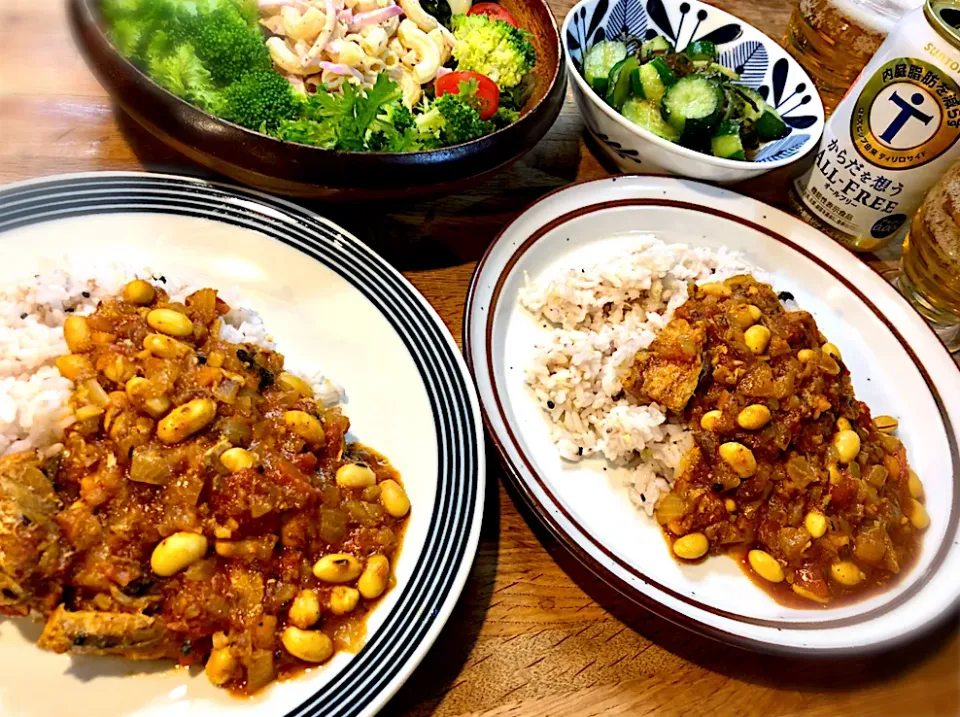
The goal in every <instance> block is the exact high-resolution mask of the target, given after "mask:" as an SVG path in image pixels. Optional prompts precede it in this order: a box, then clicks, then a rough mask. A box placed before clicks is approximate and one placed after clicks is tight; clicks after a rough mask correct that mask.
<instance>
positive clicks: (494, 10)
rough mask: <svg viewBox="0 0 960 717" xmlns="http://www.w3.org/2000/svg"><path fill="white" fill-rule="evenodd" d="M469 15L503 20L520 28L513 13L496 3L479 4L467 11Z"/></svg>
mask: <svg viewBox="0 0 960 717" xmlns="http://www.w3.org/2000/svg"><path fill="white" fill-rule="evenodd" d="M467 15H488V16H489V17H490V19H491V20H503V21H504V22H505V23H508V24H510V25H513V26H514V27H520V23H518V22H517V18H515V17H514V16H513V13H511V12H510V11H509V10H507V9H506V8H505V7H503V6H502V5H497V3H495V2H478V3H477V4H476V5H474V6H473V7H472V8H470V9H469V10H468V11H467Z"/></svg>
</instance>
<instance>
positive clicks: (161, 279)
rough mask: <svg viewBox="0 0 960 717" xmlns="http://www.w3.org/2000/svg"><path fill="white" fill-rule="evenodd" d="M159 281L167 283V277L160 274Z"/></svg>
mask: <svg viewBox="0 0 960 717" xmlns="http://www.w3.org/2000/svg"><path fill="white" fill-rule="evenodd" d="M160 281H162V282H163V283H164V284H166V283H167V277H165V276H161V277H160Z"/></svg>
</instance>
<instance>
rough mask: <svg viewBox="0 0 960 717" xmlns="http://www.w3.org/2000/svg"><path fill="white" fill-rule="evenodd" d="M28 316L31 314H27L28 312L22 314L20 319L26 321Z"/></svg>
mask: <svg viewBox="0 0 960 717" xmlns="http://www.w3.org/2000/svg"><path fill="white" fill-rule="evenodd" d="M28 315H29V314H27V312H26V311H24V312H23V313H22V314H20V318H21V319H25V318H27V316H28Z"/></svg>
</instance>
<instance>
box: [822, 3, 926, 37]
mask: <svg viewBox="0 0 960 717" xmlns="http://www.w3.org/2000/svg"><path fill="white" fill-rule="evenodd" d="M831 2H832V3H833V5H834V7H835V8H836V9H837V11H838V12H840V13H843V14H844V15H846V16H847V17H848V18H850V19H851V20H853V21H854V22H855V23H857V24H859V25H861V26H863V27H864V28H867V29H870V30H873V31H874V32H877V33H880V34H883V35H889V34H890V32H891V31H892V30H893V28H894V27H895V26H896V24H897V21H898V20H899V19H900V18H902V17H903V16H904V15H906V14H907V13H908V12H910V11H911V10H915V9H917V8H918V7H921V6H922V5H923V0H831Z"/></svg>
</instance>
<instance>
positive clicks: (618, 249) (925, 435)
mask: <svg viewBox="0 0 960 717" xmlns="http://www.w3.org/2000/svg"><path fill="white" fill-rule="evenodd" d="M647 234H653V235H655V236H656V237H658V238H659V239H661V240H662V241H664V242H666V243H682V244H685V245H687V246H689V247H695V248H703V249H713V250H718V249H720V248H721V247H727V248H729V249H730V250H732V251H735V252H738V253H739V255H740V258H741V260H742V261H744V262H746V263H747V264H748V265H749V266H752V267H754V268H755V270H758V271H760V272H762V273H763V274H764V275H765V277H766V278H767V279H768V280H769V281H770V283H771V284H772V285H773V286H774V288H775V290H777V291H786V292H789V293H790V294H792V295H793V296H794V297H795V298H796V301H797V303H798V305H799V306H800V307H802V308H803V309H804V310H806V311H809V312H810V313H812V314H813V316H814V318H815V319H816V321H817V324H818V326H819V327H820V329H821V330H822V331H823V332H824V334H825V335H827V336H829V337H830V338H831V340H832V341H833V342H834V343H836V345H837V346H838V347H839V349H840V352H841V354H842V355H843V361H844V364H845V366H846V367H848V368H849V369H850V373H851V380H852V381H853V385H854V388H855V390H856V393H857V397H858V398H859V399H860V400H862V401H864V402H865V403H866V404H867V405H868V406H870V407H871V409H872V410H873V411H874V412H875V414H876V415H882V414H888V415H892V416H896V417H897V418H898V419H899V421H900V428H899V431H898V433H897V436H898V438H899V439H900V440H901V441H903V443H904V445H905V446H906V448H907V455H908V456H910V463H911V465H912V467H913V469H914V470H915V471H916V472H917V474H918V475H919V476H920V478H921V480H922V481H923V487H924V492H925V498H924V500H925V505H926V507H927V509H928V511H929V514H930V527H929V528H928V529H927V531H926V532H925V534H924V537H923V546H922V549H921V553H920V556H919V558H918V560H917V563H916V565H914V566H913V568H911V569H909V570H905V571H904V572H903V574H902V575H901V577H900V579H899V580H898V581H897V582H895V583H893V584H892V585H890V586H888V588H887V589H885V590H883V591H881V592H878V593H871V594H869V595H867V596H865V597H864V599H862V600H860V601H859V602H856V603H853V604H844V605H840V606H837V607H824V606H821V605H819V604H818V603H814V602H810V603H809V604H806V605H804V606H802V607H792V606H787V605H782V604H780V603H778V602H776V601H775V600H774V599H773V598H772V597H770V595H769V594H768V593H766V592H765V591H763V590H761V589H760V588H759V587H757V586H756V585H754V584H753V583H752V582H751V581H750V580H749V579H748V578H747V576H746V575H744V574H743V572H742V571H741V569H740V567H739V566H738V564H737V562H736V561H734V560H732V559H730V558H728V557H725V556H718V557H712V558H709V559H707V560H705V561H702V562H700V563H685V564H680V563H679V562H678V561H677V560H675V559H674V558H673V556H672V555H671V554H670V549H669V546H668V545H667V543H666V542H665V541H664V539H663V535H662V532H661V530H660V528H659V526H658V525H657V523H656V521H655V520H653V519H651V518H648V517H647V516H646V514H645V513H644V512H643V511H638V510H636V509H635V508H634V506H633V504H632V502H631V500H630V498H629V496H628V492H627V488H626V485H625V482H626V481H627V480H629V479H630V474H629V472H628V471H627V470H626V469H625V468H624V467H623V466H616V465H613V464H608V463H606V462H604V461H603V460H602V459H599V458H590V459H585V460H584V461H581V462H578V463H571V462H565V461H563V460H562V459H561V458H560V457H559V455H558V453H557V450H556V448H555V447H554V444H553V441H552V440H551V436H550V431H549V427H548V424H547V421H546V420H545V419H544V416H543V414H542V412H541V409H540V405H539V402H538V400H537V398H536V397H535V396H534V395H533V393H532V391H531V390H530V388H529V386H528V385H527V383H526V368H527V367H528V366H530V365H531V364H532V363H533V361H534V358H535V355H536V348H535V347H536V345H537V343H545V342H547V341H548V339H549V335H550V327H549V326H546V325H544V323H543V322H540V321H537V320H536V319H535V318H534V317H533V315H532V314H530V313H529V312H528V311H526V310H525V309H523V308H521V307H520V305H519V303H518V293H519V291H520V289H521V287H523V286H525V285H526V282H527V281H528V280H530V281H533V282H539V281H541V280H542V279H543V278H544V277H546V276H552V275H554V273H555V272H556V271H558V270H560V269H567V268H578V267H579V268H583V267H585V266H589V265H591V264H594V263H596V262H597V261H600V260H603V259H607V258H609V257H612V256H623V255H625V254H627V253H628V252H630V251H633V250H637V249H639V248H641V247H642V246H645V242H646V241H647V240H646V239H645V238H644V236H645V235H647ZM463 347H464V354H465V355H466V357H467V361H468V362H469V364H470V368H471V370H472V371H473V374H474V378H475V379H476V383H477V393H478V395H479V397H480V403H481V408H482V409H483V412H484V418H485V420H486V424H487V429H488V431H489V434H490V437H491V439H492V440H493V443H494V444H495V445H496V447H497V449H498V451H499V452H500V456H501V458H502V459H503V462H504V465H505V467H506V469H507V476H508V478H509V479H510V480H511V481H512V482H513V484H514V486H515V487H516V488H517V492H518V493H519V494H520V496H521V497H522V498H523V500H525V501H526V502H527V503H528V505H529V506H530V508H531V509H532V510H533V512H534V513H535V514H536V515H537V517H538V518H539V519H540V520H542V521H543V523H544V524H545V525H546V526H547V528H548V529H549V530H550V531H552V532H553V534H554V535H555V536H556V537H557V538H558V539H559V540H560V541H561V542H562V543H563V544H564V545H565V546H567V548H569V549H570V550H571V551H572V553H573V554H574V555H575V556H576V557H577V558H578V559H579V560H581V561H582V562H583V563H584V564H585V565H586V566H587V567H589V568H590V569H591V570H593V571H594V572H595V573H596V574H597V575H599V576H600V577H601V578H602V579H604V580H606V581H607V582H609V584H610V585H612V586H613V587H615V588H616V589H618V590H620V591H621V592H622V593H623V594H624V595H626V596H627V597H628V598H631V599H633V600H635V601H636V602H637V603H638V604H640V605H642V606H644V607H647V608H649V609H651V610H653V611H655V612H657V613H659V614H660V615H662V616H663V617H665V618H667V619H669V620H673V621H674V622H676V623H677V624H679V625H681V626H684V627H687V628H690V629H692V630H696V631H698V632H700V633H702V634H704V635H708V636H710V637H714V638H716V639H719V640H722V641H724V642H728V643H730V644H735V645H741V646H745V647H750V648H753V649H756V650H762V651H765V652H774V653H784V654H791V655H829V656H839V655H863V654H865V653H866V652H868V651H871V650H876V649H880V648H883V647H890V646H891V645H894V644H899V643H900V642H902V641H903V640H905V639H907V638H908V637H913V636H916V635H918V634H920V633H922V632H925V631H927V630H930V629H931V628H933V627H934V626H936V625H937V624H939V623H940V621H941V620H943V619H944V618H946V617H949V616H950V615H953V614H955V613H954V612H953V611H954V610H955V608H956V605H957V602H958V595H960V449H958V443H960V429H958V426H960V401H958V400H957V397H960V373H958V372H957V367H956V365H955V364H954V363H953V360H952V359H951V357H950V355H949V354H948V353H947V351H946V349H945V348H944V346H943V344H941V343H940V341H939V340H938V339H937V336H936V335H935V334H934V333H933V332H932V331H931V330H930V328H929V326H927V324H926V323H925V322H924V321H923V319H922V318H921V317H920V316H919V315H918V314H917V313H916V312H915V311H913V309H911V307H910V305H909V304H907V302H906V301H905V300H904V299H903V297H902V296H900V294H899V292H897V290H896V289H895V288H893V287H891V286H890V285H888V284H887V283H886V282H885V281H884V280H883V279H882V278H881V277H880V276H879V275H878V274H876V273H874V272H873V271H872V270H871V269H870V267H869V266H867V265H866V264H864V263H863V262H862V261H860V260H859V259H858V258H857V257H856V256H855V255H854V254H851V253H850V252H849V251H847V250H846V249H844V248H843V247H842V246H840V245H839V244H837V243H836V242H835V241H833V240H831V239H829V238H828V237H826V236H824V235H823V234H821V233H820V232H818V231H816V230H815V229H813V228H812V227H810V226H809V225H807V224H804V223H803V222H801V221H800V220H799V219H797V218H795V217H791V216H789V215H788V214H785V213H783V212H781V211H779V210H777V209H774V208H773V207H770V206H767V205H765V204H762V203H760V202H757V201H755V200H753V199H749V198H748V197H744V196H741V195H739V194H734V193H733V192H730V191H727V190H724V189H720V188H717V187H712V186H709V185H706V184H700V183H697V182H691V181H687V180H681V179H674V178H668V177H651V176H647V177H640V176H620V177H609V178H606V179H600V180H595V181H592V182H585V183H580V184H574V185H571V186H568V187H564V188H563V189H562V190H560V191H557V192H555V193H553V194H551V195H548V196H546V197H544V198H542V199H540V200H539V201H537V202H536V203H534V204H533V205H531V206H530V207H528V208H527V209H526V210H525V211H524V212H523V213H522V214H521V215H520V216H518V217H517V218H516V219H515V220H514V221H513V222H512V223H511V224H510V225H508V226H507V227H506V228H505V229H504V230H503V231H502V232H501V234H500V236H499V237H498V238H497V239H496V240H495V241H494V242H493V243H492V244H491V245H490V248H489V249H488V251H487V253H486V255H485V256H484V257H483V259H482V260H481V261H480V263H479V264H478V266H477V271H476V273H475V274H474V277H473V281H472V283H471V285H470V293H469V294H468V297H467V305H466V312H465V316H464V341H463ZM585 353H587V352H585ZM588 355H589V354H588Z"/></svg>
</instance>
